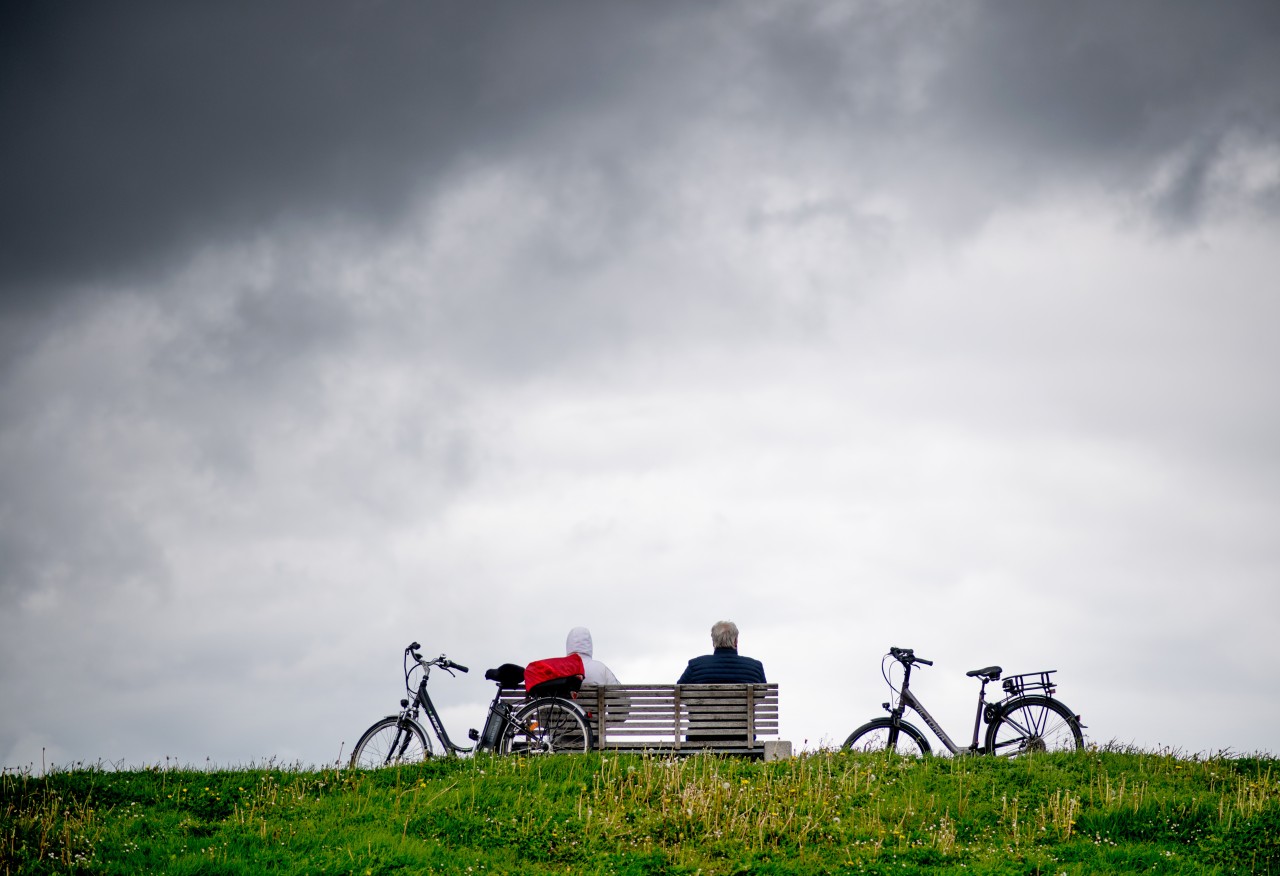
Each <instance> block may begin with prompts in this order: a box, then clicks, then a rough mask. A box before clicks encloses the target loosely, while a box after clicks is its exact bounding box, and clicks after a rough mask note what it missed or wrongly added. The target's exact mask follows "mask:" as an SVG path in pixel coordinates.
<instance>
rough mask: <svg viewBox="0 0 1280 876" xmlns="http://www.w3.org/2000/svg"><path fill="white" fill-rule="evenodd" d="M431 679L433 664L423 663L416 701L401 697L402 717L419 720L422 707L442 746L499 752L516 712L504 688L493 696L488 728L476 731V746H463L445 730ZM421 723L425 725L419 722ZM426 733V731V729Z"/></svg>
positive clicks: (450, 749)
mask: <svg viewBox="0 0 1280 876" xmlns="http://www.w3.org/2000/svg"><path fill="white" fill-rule="evenodd" d="M430 679H431V667H430V665H429V664H423V672H422V678H421V679H420V680H419V682H418V690H417V691H416V693H415V694H414V698H413V700H412V701H410V700H407V699H405V700H401V701H400V707H401V709H402V711H401V712H400V718H401V720H409V721H414V722H415V723H417V722H418V711H419V709H421V710H422V711H423V712H424V713H426V716H427V722H428V723H429V724H430V725H431V730H432V732H434V733H435V736H436V739H438V740H439V741H440V745H441V746H442V747H443V748H444V750H445V751H446V752H447V753H449V754H454V755H458V754H470V753H471V752H473V751H495V750H497V741H498V740H499V739H500V738H502V732H503V731H504V730H505V729H506V728H507V726H508V725H509V724H510V723H511V722H512V719H513V714H512V709H511V706H510V705H508V704H507V703H504V702H502V688H501V687H499V688H498V690H497V692H495V693H494V695H493V701H492V702H491V703H489V711H488V713H487V714H486V715H485V722H484V730H483V732H481V733H477V732H476V731H475V730H472V731H471V733H472V734H473V735H472V737H471V738H472V739H473V740H474V741H475V742H476V744H475V745H459V744H458V743H456V742H454V741H453V740H452V739H451V738H450V737H449V731H448V730H447V729H445V726H444V721H443V720H442V719H441V717H440V711H439V710H438V709H437V708H436V704H435V703H434V702H432V700H431V694H430V692H429V691H428V690H427V683H428V682H429V681H430ZM419 726H421V724H420V723H419ZM424 732H425V731H424Z"/></svg>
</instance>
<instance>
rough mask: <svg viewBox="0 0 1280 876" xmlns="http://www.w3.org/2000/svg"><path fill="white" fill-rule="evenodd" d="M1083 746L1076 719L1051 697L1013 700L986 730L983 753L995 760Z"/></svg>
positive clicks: (1082, 737)
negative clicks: (996, 757) (996, 758)
mask: <svg viewBox="0 0 1280 876" xmlns="http://www.w3.org/2000/svg"><path fill="white" fill-rule="evenodd" d="M1083 747H1084V734H1083V733H1081V732H1080V719H1079V718H1077V717H1076V716H1075V715H1074V714H1073V713H1072V711H1071V710H1070V709H1068V708H1067V707H1066V706H1065V705H1063V704H1062V703H1060V702H1058V701H1057V700H1055V699H1052V698H1051V697H1022V698H1021V699H1017V700H1014V701H1013V702H1011V703H1008V704H1006V705H1005V706H1004V708H1003V709H1002V710H1001V712H1000V716H999V717H998V718H996V719H995V720H994V721H992V722H991V724H990V725H989V726H988V727H987V751H988V752H989V753H990V754H994V755H997V756H999V757H1018V756H1019V755H1023V754H1031V753H1033V752H1038V751H1075V750H1076V749H1079V748H1083Z"/></svg>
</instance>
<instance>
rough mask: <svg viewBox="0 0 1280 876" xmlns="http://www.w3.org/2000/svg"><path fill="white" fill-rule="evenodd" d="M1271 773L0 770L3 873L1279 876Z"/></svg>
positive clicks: (582, 762) (1193, 766)
mask: <svg viewBox="0 0 1280 876" xmlns="http://www.w3.org/2000/svg"><path fill="white" fill-rule="evenodd" d="M1278 766H1280V762H1278V761H1276V760H1274V759H1271V758H1261V757H1257V758H1228V757H1220V758H1209V759H1202V758H1192V759H1187V758H1181V757H1177V756H1174V755H1172V754H1152V753H1133V752H1122V751H1086V752H1080V753H1077V754H1070V755H1045V756H1040V757H1034V758H1028V759H1023V760H1017V761H996V760H992V759H987V758H933V759H929V760H922V761H921V760H910V759H903V758H893V759H889V758H886V757H885V756H883V755H852V754H843V753H833V752H818V753H815V754H808V755H805V756H803V757H798V758H795V759H793V760H790V761H786V762H779V763H770V764H765V763H755V762H747V761H742V760H732V759H717V758H710V757H701V756H700V757H694V758H689V759H686V760H680V761H668V760H664V759H662V758H658V757H639V756H618V755H612V754H606V755H603V756H602V755H578V756H556V757H546V758H505V759H497V758H490V757H479V758H475V759H467V760H449V759H437V760H435V761H432V762H429V763H426V764H422V765H420V766H415V767H412V768H404V769H398V770H397V769H391V770H382V771H377V772H365V773H357V772H350V771H339V770H336V769H320V770H306V769H279V768H246V769H236V770H220V769H219V770H196V769H172V768H164V767H161V766H155V767H151V768H147V769H141V770H134V771H117V770H105V769H101V768H95V767H91V768H85V767H78V768H75V769H68V770H59V771H54V772H52V773H50V774H49V775H45V776H35V775H32V774H30V773H26V772H16V773H15V772H12V771H10V772H5V773H4V774H3V775H2V776H0V873H2V874H5V876H9V874H35V873H80V872H83V873H122V874H124V873H128V874H141V873H174V874H258V873H264V872H270V873H280V874H316V873H349V874H359V876H373V874H387V873H405V874H419V873H457V874H481V873H521V874H551V873H555V874H572V873H618V874H637V876H638V874H660V873H687V874H695V873H699V872H701V873H703V874H734V873H815V874H816V873H877V874H911V873H929V874H938V873H945V874H1055V876H1056V874H1061V873H1066V874H1084V873H1089V874H1096V873H1117V874H1119V873H1126V874H1127V873H1139V872H1144V873H1188V874H1190V873H1196V874H1208V873H1220V874H1238V873H1280V769H1277V767H1278Z"/></svg>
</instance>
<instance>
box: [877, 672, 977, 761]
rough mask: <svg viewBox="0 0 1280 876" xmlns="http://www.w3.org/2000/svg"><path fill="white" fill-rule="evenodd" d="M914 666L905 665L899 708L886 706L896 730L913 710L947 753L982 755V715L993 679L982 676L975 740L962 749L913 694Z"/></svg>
mask: <svg viewBox="0 0 1280 876" xmlns="http://www.w3.org/2000/svg"><path fill="white" fill-rule="evenodd" d="M912 665H913V664H912V663H904V664H903V669H904V672H903V676H902V689H901V690H900V691H899V693H898V706H897V708H894V709H890V708H889V706H890V704H889V703H885V704H884V707H885V709H886V710H887V711H888V712H889V714H890V716H891V718H892V720H893V724H894V727H895V728H896V727H898V726H900V725H901V724H902V723H903V722H902V716H903V714H904V713H905V711H906V710H907V709H911V710H912V711H914V712H915V713H916V714H917V715H919V716H920V717H921V718H923V719H924V723H925V724H926V725H927V726H928V728H929V729H930V730H932V731H933V735H934V736H936V737H938V740H939V741H940V742H941V743H942V744H943V745H945V746H946V748H947V751H949V752H951V753H952V754H960V753H962V752H963V753H966V754H982V753H983V751H984V749H982V748H980V747H979V746H978V732H979V731H980V730H981V729H982V714H983V712H984V711H985V709H986V707H987V682H988V681H990V680H991V679H988V678H987V677H985V676H980V678H981V681H982V687H981V688H980V689H979V690H978V709H977V712H976V713H975V714H974V716H973V740H972V741H971V742H970V743H969V745H968V747H967V748H961V747H960V746H959V745H957V744H956V743H955V741H954V740H952V738H951V737H950V736H949V735H948V734H947V731H946V730H943V729H942V725H941V724H939V723H938V721H937V719H936V718H934V717H933V715H931V714H929V710H928V709H926V708H925V705H924V703H922V702H921V701H920V699H919V698H918V697H917V696H916V695H915V694H914V693H912V692H911V667H912Z"/></svg>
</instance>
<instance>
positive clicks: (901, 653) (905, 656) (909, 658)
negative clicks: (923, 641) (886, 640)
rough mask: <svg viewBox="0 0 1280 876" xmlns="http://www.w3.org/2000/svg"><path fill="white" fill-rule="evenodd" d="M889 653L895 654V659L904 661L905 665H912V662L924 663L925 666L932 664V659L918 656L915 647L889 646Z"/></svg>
mask: <svg viewBox="0 0 1280 876" xmlns="http://www.w3.org/2000/svg"><path fill="white" fill-rule="evenodd" d="M889 653H890V654H892V655H893V659H895V660H897V661H898V662H899V663H902V664H903V665H904V666H910V665H911V664H912V663H923V664H924V665H925V666H932V665H933V661H932V660H926V659H924V658H923V657H917V656H916V652H915V650H914V649H913V648H895V647H894V646H893V645H890V646H889Z"/></svg>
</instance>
